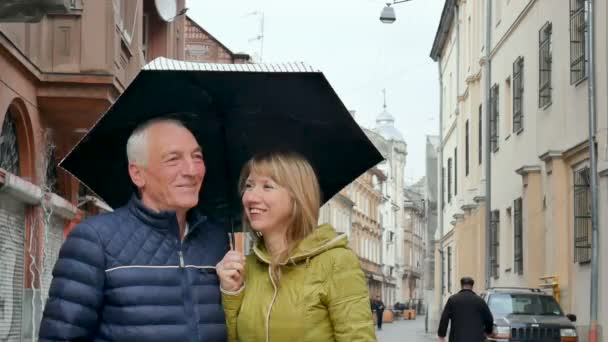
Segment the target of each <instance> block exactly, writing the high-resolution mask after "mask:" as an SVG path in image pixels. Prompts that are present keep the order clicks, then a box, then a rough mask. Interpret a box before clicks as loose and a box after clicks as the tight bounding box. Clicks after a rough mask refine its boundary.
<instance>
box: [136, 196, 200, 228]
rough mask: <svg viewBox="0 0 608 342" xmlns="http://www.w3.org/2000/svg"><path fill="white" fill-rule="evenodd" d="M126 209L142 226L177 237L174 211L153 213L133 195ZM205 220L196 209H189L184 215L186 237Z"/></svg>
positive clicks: (177, 226)
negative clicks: (186, 223)
mask: <svg viewBox="0 0 608 342" xmlns="http://www.w3.org/2000/svg"><path fill="white" fill-rule="evenodd" d="M127 208H128V209H129V212H131V213H132V214H133V215H134V216H135V217H137V218H138V219H139V220H140V221H141V222H142V223H143V224H145V225H147V226H150V227H152V228H154V229H157V230H165V231H170V232H171V233H173V234H175V235H176V236H179V225H178V224H177V215H176V214H175V211H161V212H155V211H154V210H152V209H150V208H148V207H146V206H145V205H144V203H143V202H142V201H141V200H140V199H139V197H138V196H137V195H135V194H134V195H133V196H131V200H129V203H128V204H127ZM206 220H207V217H206V216H204V215H202V214H201V213H199V212H198V211H197V210H196V209H190V210H189V211H188V213H187V214H186V221H187V222H188V225H189V229H188V235H190V234H192V233H193V232H194V231H195V230H196V229H197V228H198V227H199V226H200V225H201V223H203V222H205V221H206Z"/></svg>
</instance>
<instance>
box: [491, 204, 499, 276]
mask: <svg viewBox="0 0 608 342" xmlns="http://www.w3.org/2000/svg"><path fill="white" fill-rule="evenodd" d="M490 228H491V232H490V234H491V238H492V246H491V250H490V265H491V266H492V267H491V268H492V277H494V279H497V278H498V268H499V262H498V258H499V254H498V249H499V247H500V242H499V239H500V211H498V210H492V214H491V215H490Z"/></svg>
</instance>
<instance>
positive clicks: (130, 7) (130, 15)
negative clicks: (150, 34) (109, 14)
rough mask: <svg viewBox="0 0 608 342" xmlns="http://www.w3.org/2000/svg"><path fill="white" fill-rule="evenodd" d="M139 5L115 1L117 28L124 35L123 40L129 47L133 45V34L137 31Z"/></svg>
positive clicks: (119, 0) (124, 0)
mask: <svg viewBox="0 0 608 342" xmlns="http://www.w3.org/2000/svg"><path fill="white" fill-rule="evenodd" d="M137 4H138V1H128V0H114V1H113V5H114V16H115V20H116V26H118V28H119V29H120V32H121V33H122V38H123V39H124V40H125V41H126V43H127V44H128V45H131V40H132V39H133V33H134V31H135V23H136V21H137Z"/></svg>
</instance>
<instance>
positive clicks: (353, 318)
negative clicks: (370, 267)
mask: <svg viewBox="0 0 608 342" xmlns="http://www.w3.org/2000/svg"><path fill="white" fill-rule="evenodd" d="M325 285H326V293H327V307H328V310H329V317H330V319H331V322H332V325H333V327H334V336H335V339H336V341H338V342H347V341H348V342H360V341H365V342H368V341H376V333H375V330H374V323H373V321H372V315H371V313H370V309H369V308H370V306H369V291H368V290H367V285H366V282H365V276H364V275H363V271H362V270H361V265H360V264H359V259H358V258H357V256H356V255H355V253H353V252H352V251H351V250H350V249H341V251H340V253H339V254H337V255H336V258H335V260H334V264H333V270H332V272H331V273H330V276H329V277H328V278H327V280H326V284H325Z"/></svg>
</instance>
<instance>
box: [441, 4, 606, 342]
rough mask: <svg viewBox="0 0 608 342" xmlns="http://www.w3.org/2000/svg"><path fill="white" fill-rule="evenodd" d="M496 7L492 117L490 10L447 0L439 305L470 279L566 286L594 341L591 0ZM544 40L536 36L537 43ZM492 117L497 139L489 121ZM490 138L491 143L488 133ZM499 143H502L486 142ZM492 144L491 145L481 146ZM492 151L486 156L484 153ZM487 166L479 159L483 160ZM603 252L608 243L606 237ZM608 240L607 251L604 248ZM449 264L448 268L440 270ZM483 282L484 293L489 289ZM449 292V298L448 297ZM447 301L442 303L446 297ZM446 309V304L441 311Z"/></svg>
mask: <svg viewBox="0 0 608 342" xmlns="http://www.w3.org/2000/svg"><path fill="white" fill-rule="evenodd" d="M558 2H559V3H560V5H559V6H558V5H556V1H553V0H522V1H494V2H492V4H493V11H492V17H491V28H492V32H491V37H492V43H491V47H490V58H491V84H492V86H491V89H489V90H488V91H489V94H490V97H491V101H490V107H489V108H487V109H489V110H488V111H486V110H485V109H484V108H483V106H482V103H483V99H484V97H485V95H486V94H487V93H488V91H486V89H485V87H484V84H485V79H484V78H485V77H486V75H485V71H484V69H483V68H484V66H485V60H484V58H483V57H484V55H485V46H484V36H485V20H484V18H485V10H486V9H485V6H484V3H485V2H482V1H452V0H448V1H446V4H445V7H444V11H443V14H442V19H441V22H440V25H439V29H438V33H437V36H436V38H435V43H434V45H433V50H432V52H431V57H432V58H434V59H435V60H436V61H437V62H438V63H439V66H440V70H441V71H440V73H441V74H440V77H441V84H442V88H441V94H442V109H441V116H442V120H441V121H442V124H443V125H442V132H441V133H442V145H441V154H442V163H441V166H442V170H443V172H442V176H443V177H441V178H440V179H441V180H442V184H444V186H443V191H442V192H441V194H442V195H443V198H444V201H443V203H444V207H443V210H442V213H441V215H442V216H443V217H442V220H440V230H441V231H442V232H441V233H440V237H439V238H440V240H441V243H440V248H439V253H438V254H437V255H436V256H437V259H436V260H439V261H438V262H437V263H436V265H437V266H436V272H439V274H437V277H436V279H437V280H439V281H440V283H442V284H443V286H440V287H439V290H438V291H437V292H438V294H437V296H436V298H438V299H442V300H445V296H447V295H449V294H450V293H453V292H454V287H458V286H455V282H456V281H457V280H458V279H459V278H460V277H461V276H464V275H470V276H473V277H474V278H475V279H476V281H477V284H484V280H485V277H484V271H485V266H486V264H485V262H486V260H487V261H488V262H490V264H491V268H490V269H491V279H490V283H491V286H526V287H538V286H540V285H541V283H542V281H541V277H545V276H553V277H555V278H554V279H555V280H556V281H557V282H558V284H559V292H560V299H561V305H562V307H563V309H564V310H565V311H566V312H568V313H573V314H576V315H577V317H578V321H577V322H576V324H577V327H578V330H579V335H580V336H581V338H582V340H583V341H585V340H586V337H587V330H588V327H589V325H590V316H589V313H590V288H591V286H590V284H591V281H590V280H591V265H590V261H591V241H592V240H591V239H592V235H591V192H592V189H591V186H590V180H591V177H592V176H593V174H592V173H591V170H590V160H589V159H590V157H589V156H590V154H589V144H588V138H589V126H588V110H589V106H588V103H589V102H588V101H589V82H590V80H591V78H590V77H589V70H590V69H589V65H588V61H589V57H590V56H589V54H588V52H587V51H586V50H585V43H586V42H585V21H586V20H588V13H587V8H586V2H585V1H583V0H569V1H565V0H564V1H558ZM593 4H594V6H595V7H594V18H595V19H596V20H595V25H594V26H593V29H594V31H595V37H596V39H595V44H596V47H595V49H594V51H595V54H594V55H593V57H594V60H595V67H596V69H595V73H594V74H593V75H594V77H595V85H594V86H595V91H596V94H595V98H594V100H595V102H594V104H595V108H596V110H597V111H596V118H597V130H596V132H594V133H595V134H596V141H597V159H598V175H597V176H598V179H599V186H598V188H597V189H598V191H599V196H600V203H599V208H600V210H599V230H600V232H602V231H604V230H605V229H603V228H605V227H607V226H608V219H607V215H606V211H605V210H603V208H608V195H607V194H608V179H607V177H606V176H607V175H608V145H607V133H608V129H607V127H608V117H607V115H608V114H607V112H608V111H607V104H606V103H607V101H608V96H607V95H608V86H607V82H608V74H607V71H608V70H607V52H608V51H607V48H608V47H607V37H608V35H607V33H608V32H607V29H608V28H607V25H606V22H605V20H603V18H605V17H606V14H607V13H608V6H607V5H606V2H604V1H593ZM531 37H533V38H531ZM486 113H489V115H490V119H491V124H490V130H489V132H486V130H485V129H484V128H485V126H484V125H483V124H481V122H483V121H484V120H485V117H486V115H487V114H486ZM480 133H481V134H480ZM488 133H489V134H490V139H491V145H490V146H485V144H484V143H485V140H480V139H479V138H483V137H485V135H486V134H488ZM482 141H483V142H482ZM480 146H481V148H482V149H481V150H480V149H479V147H480ZM486 147H490V148H491V170H492V171H491V172H492V184H491V185H492V197H491V205H492V215H491V227H490V232H491V238H490V240H491V245H490V246H491V248H490V251H491V252H490V255H486V253H485V247H486V244H485V215H484V213H485V208H484V206H483V204H484V203H485V201H484V196H485V191H484V188H485V177H484V174H483V170H484V158H481V157H483V155H482V154H481V152H483V151H484V150H485V148H486ZM478 157H479V158H478ZM600 239H601V240H600V241H599V244H600V246H604V244H605V243H608V238H607V237H606V234H602V233H600ZM602 242H604V244H602ZM599 250H600V252H599V253H600V255H599V260H600V261H599V265H600V267H599V277H600V287H599V288H600V297H599V299H598V300H599V304H598V307H599V319H598V321H599V323H600V325H603V326H606V325H607V323H608V322H606V320H607V319H608V316H607V313H608V312H607V311H606V310H607V308H608V296H606V295H605V294H604V293H605V292H603V290H602V288H603V287H605V285H606V284H607V283H608V275H607V274H606V272H604V270H605V268H606V267H605V266H606V260H608V254H607V253H608V252H606V248H603V247H600V249H599ZM441 260H443V262H442V261H441ZM482 287H483V285H481V286H478V287H477V289H478V290H479V289H481V288H482ZM442 288H443V291H442ZM441 294H443V296H442V295H441ZM440 303H441V301H439V304H440Z"/></svg>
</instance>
